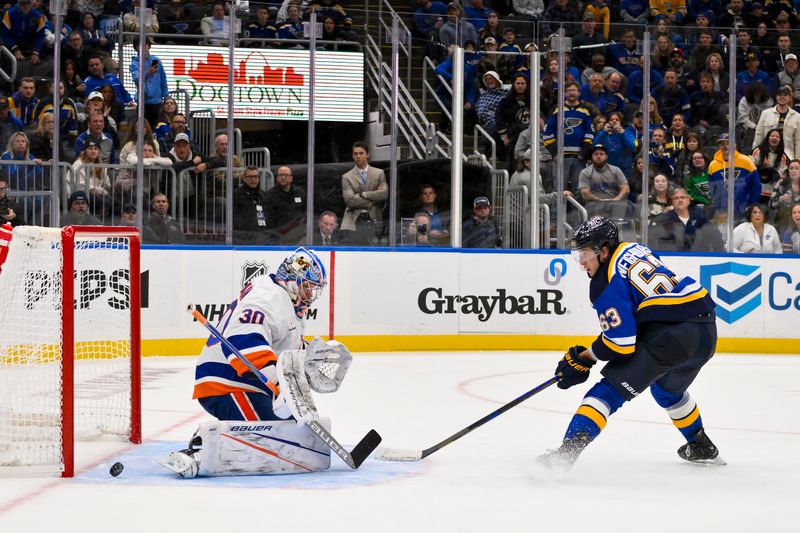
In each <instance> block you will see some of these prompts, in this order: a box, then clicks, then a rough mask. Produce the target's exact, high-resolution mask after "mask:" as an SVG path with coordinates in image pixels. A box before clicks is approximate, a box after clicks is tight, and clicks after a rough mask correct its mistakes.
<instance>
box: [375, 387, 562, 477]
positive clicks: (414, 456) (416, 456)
mask: <svg viewBox="0 0 800 533" xmlns="http://www.w3.org/2000/svg"><path fill="white" fill-rule="evenodd" d="M560 379H561V376H560V375H557V376H553V377H552V378H550V379H548V380H547V381H545V382H544V383H542V384H541V385H539V386H538V387H536V388H533V389H531V390H529V391H528V392H526V393H525V394H523V395H522V396H520V397H519V398H517V399H516V400H512V401H510V402H508V403H507V404H505V405H504V406H502V407H500V408H499V409H496V410H494V411H492V412H491V413H489V414H488V415H486V416H484V417H483V418H481V419H480V420H478V421H477V422H473V423H472V424H470V425H469V426H467V427H465V428H464V429H462V430H461V431H459V432H458V433H456V434H454V435H451V436H449V437H447V438H446V439H444V440H443V441H441V442H440V443H438V444H434V445H433V446H431V447H430V448H425V449H424V450H421V451H416V450H396V449H392V448H382V449H380V450H378V453H377V454H375V458H376V459H379V460H381V461H419V460H420V459H425V458H426V457H428V456H429V455H430V454H432V453H434V452H436V451H439V450H441V449H442V448H444V447H445V446H447V445H448V444H450V443H453V442H455V441H457V440H458V439H460V438H461V437H463V436H464V435H466V434H467V433H469V432H470V431H472V430H474V429H478V428H479V427H481V426H482V425H484V424H485V423H487V422H489V421H491V420H494V419H495V418H497V417H498V416H500V415H501V414H503V413H505V412H506V411H508V410H509V409H511V408H512V407H514V406H516V405H519V404H521V403H522V402H524V401H525V400H527V399H528V398H530V397H531V396H533V395H535V394H538V393H540V392H542V391H543V390H545V389H546V388H547V387H549V386H551V385H555V384H556V383H558V380H560Z"/></svg>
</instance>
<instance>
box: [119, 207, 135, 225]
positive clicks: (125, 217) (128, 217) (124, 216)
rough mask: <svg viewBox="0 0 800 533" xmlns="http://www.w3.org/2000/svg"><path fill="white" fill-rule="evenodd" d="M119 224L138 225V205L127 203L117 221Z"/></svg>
mask: <svg viewBox="0 0 800 533" xmlns="http://www.w3.org/2000/svg"><path fill="white" fill-rule="evenodd" d="M115 225H117V226H125V227H133V226H135V225H136V206H135V205H133V204H125V205H123V206H122V213H120V215H119V219H117V221H116V222H115Z"/></svg>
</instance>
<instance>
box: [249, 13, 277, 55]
mask: <svg viewBox="0 0 800 533" xmlns="http://www.w3.org/2000/svg"><path fill="white" fill-rule="evenodd" d="M277 35H278V28H276V27H275V25H274V24H273V23H272V21H270V20H269V8H268V7H267V6H266V5H265V4H260V5H259V6H258V7H256V18H255V19H254V20H251V21H250V23H249V24H248V25H247V29H246V30H245V37H247V38H248V39H274V38H275V37H276V36H277ZM245 43H246V46H249V47H251V48H264V47H268V46H272V45H273V44H274V43H269V42H264V41H256V40H252V41H245Z"/></svg>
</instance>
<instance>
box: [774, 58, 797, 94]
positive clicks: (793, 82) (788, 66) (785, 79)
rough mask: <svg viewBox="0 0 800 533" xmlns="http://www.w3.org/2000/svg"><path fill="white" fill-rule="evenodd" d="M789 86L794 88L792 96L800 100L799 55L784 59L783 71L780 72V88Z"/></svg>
mask: <svg viewBox="0 0 800 533" xmlns="http://www.w3.org/2000/svg"><path fill="white" fill-rule="evenodd" d="M784 85H788V86H789V87H791V88H792V96H793V97H794V98H795V99H798V98H800V62H798V59H797V54H794V53H792V54H786V56H784V58H783V70H781V71H780V72H778V87H782V86H784Z"/></svg>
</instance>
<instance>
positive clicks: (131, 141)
mask: <svg viewBox="0 0 800 533" xmlns="http://www.w3.org/2000/svg"><path fill="white" fill-rule="evenodd" d="M138 136H139V121H138V120H134V121H133V122H131V123H130V125H129V126H128V131H127V133H126V135H125V140H124V141H122V148H120V150H119V161H120V163H122V162H124V161H126V160H127V159H128V155H129V154H131V153H135V152H136V141H137V139H138ZM144 140H145V141H148V140H149V141H151V142H153V143H154V144H155V151H156V155H157V156H160V155H161V150H160V149H159V147H158V142H157V141H156V138H155V136H154V135H153V129H152V128H151V127H150V123H149V122H147V119H145V121H144Z"/></svg>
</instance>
